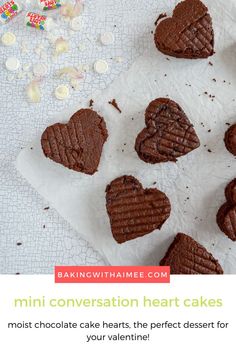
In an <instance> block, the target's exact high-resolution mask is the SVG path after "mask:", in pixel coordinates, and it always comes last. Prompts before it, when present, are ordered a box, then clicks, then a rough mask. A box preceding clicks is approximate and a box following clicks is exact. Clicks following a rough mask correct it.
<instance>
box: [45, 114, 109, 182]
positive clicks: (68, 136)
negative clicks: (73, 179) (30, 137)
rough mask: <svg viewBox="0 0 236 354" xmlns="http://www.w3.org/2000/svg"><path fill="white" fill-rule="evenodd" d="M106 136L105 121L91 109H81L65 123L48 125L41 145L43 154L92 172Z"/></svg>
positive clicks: (70, 165) (95, 167) (95, 168)
mask: <svg viewBox="0 0 236 354" xmlns="http://www.w3.org/2000/svg"><path fill="white" fill-rule="evenodd" d="M107 137H108V133H107V129H106V123H105V121H104V119H103V118H102V117H100V116H99V115H98V114H97V113H96V112H95V111H93V110H91V109H81V110H79V111H78V112H76V113H75V114H74V115H73V116H72V117H71V119H70V120H69V122H68V123H67V124H61V123H56V124H54V125H51V126H50V127H48V128H47V129H46V130H45V131H44V133H43V135H42V137H41V145H42V149H43V152H44V154H45V156H46V157H49V158H50V159H51V160H53V161H55V162H57V163H60V164H61V165H63V166H65V167H67V168H69V169H72V170H74V171H77V172H83V173H86V174H89V175H93V174H94V173H95V172H96V171H97V168H98V165H99V162H100V158H101V154H102V149H103V145H104V143H105V142H106V140H107Z"/></svg>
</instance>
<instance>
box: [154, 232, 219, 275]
mask: <svg viewBox="0 0 236 354" xmlns="http://www.w3.org/2000/svg"><path fill="white" fill-rule="evenodd" d="M160 265H161V266H170V272H171V274H223V269H222V268H221V266H220V264H219V262H218V261H217V260H216V259H215V258H214V257H213V256H212V254H211V253H209V252H208V251H207V250H206V248H205V247H203V246H202V245H200V244H199V243H198V242H196V241H195V240H194V239H193V238H192V237H190V236H187V235H185V234H182V233H179V234H177V236H176V237H175V239H174V241H173V242H172V244H171V245H170V247H169V249H168V251H167V253H166V255H165V257H164V258H163V259H162V260H161V262H160Z"/></svg>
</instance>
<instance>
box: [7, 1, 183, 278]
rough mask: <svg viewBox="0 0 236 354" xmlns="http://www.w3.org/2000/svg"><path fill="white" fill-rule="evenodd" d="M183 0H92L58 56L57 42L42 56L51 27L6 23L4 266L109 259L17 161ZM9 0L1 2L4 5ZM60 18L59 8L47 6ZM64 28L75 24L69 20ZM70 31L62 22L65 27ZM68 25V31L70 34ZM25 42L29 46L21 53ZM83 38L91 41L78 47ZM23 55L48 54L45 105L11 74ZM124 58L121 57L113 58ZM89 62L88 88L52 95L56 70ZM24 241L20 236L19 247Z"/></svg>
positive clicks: (11, 269)
mask: <svg viewBox="0 0 236 354" xmlns="http://www.w3.org/2000/svg"><path fill="white" fill-rule="evenodd" d="M176 2H177V1H171V0H170V1H168V2H167V4H166V7H165V8H163V6H160V5H158V1H156V0H149V1H144V0H129V1H127V0H119V1H117V0H96V1H94V0H85V1H84V4H85V12H84V14H83V20H84V27H83V30H82V31H80V32H77V33H75V34H74V35H73V36H72V37H71V38H70V46H71V50H70V52H69V53H68V54H64V55H62V56H61V57H60V58H59V59H58V61H57V62H56V63H54V62H52V56H51V49H50V48H49V49H48V53H49V54H48V55H47V57H46V58H44V59H43V60H42V59H40V58H39V56H38V54H36V52H35V49H36V48H37V47H38V45H39V44H41V43H42V44H43V45H44V46H45V47H46V48H48V47H49V46H48V41H46V39H45V38H46V34H45V33H42V32H40V31H37V30H34V29H29V28H25V27H24V24H23V16H24V14H20V15H19V16H18V17H16V18H15V19H14V20H12V21H11V22H10V23H8V24H7V25H5V26H1V27H0V35H2V34H3V33H4V32H6V31H11V32H14V33H15V35H16V36H17V44H16V45H15V46H14V47H8V48H6V47H4V46H3V45H0V65H1V71H0V95H1V108H0V113H1V114H0V117H1V119H0V180H1V184H0V205H1V210H0V273H12V274H15V273H51V272H52V271H53V266H54V265H55V264H104V261H103V259H102V257H101V256H100V255H99V254H98V253H97V252H95V251H94V250H93V248H92V247H91V246H90V245H89V244H88V243H87V242H86V241H84V240H82V239H80V238H79V237H78V235H77V233H76V232H75V231H73V230H72V229H71V227H70V226H69V225H68V224H67V223H66V222H65V221H63V219H62V218H61V217H60V216H59V215H58V214H57V212H56V211H54V210H52V209H49V210H47V211H46V210H44V208H45V207H47V206H48V204H47V202H45V201H43V200H42V199H41V197H40V196H39V195H38V194H37V193H36V192H35V191H34V190H33V189H32V188H31V187H30V186H29V185H28V183H27V182H26V181H25V180H24V179H22V177H21V176H20V175H19V174H18V173H17V172H16V170H15V167H14V161H15V159H16V156H17V155H18V153H19V152H20V150H21V149H22V148H24V147H25V146H27V145H28V144H29V142H30V141H32V139H33V138H34V137H35V136H36V135H37V134H39V133H40V132H41V131H42V130H43V129H44V128H45V126H46V125H47V123H48V122H49V121H50V118H51V117H52V116H55V114H56V113H57V112H60V111H62V110H64V109H65V108H66V107H67V106H68V105H75V103H76V102H80V101H81V100H82V99H85V98H86V97H87V96H90V95H91V93H92V92H94V91H97V90H101V89H103V88H105V87H106V86H107V85H109V83H111V82H112V81H113V80H114V78H116V77H117V76H118V75H119V74H120V73H121V72H122V71H124V70H126V69H127V68H128V67H129V66H130V65H131V63H132V62H133V61H134V60H135V59H136V58H137V57H138V56H139V55H140V54H142V53H143V52H144V50H145V49H148V48H149V47H150V45H151V44H152V43H151V41H152V34H151V30H153V29H154V21H155V19H156V17H157V16H158V14H159V13H161V12H163V11H164V10H166V8H167V9H170V8H171V7H173V6H174V5H175V4H176ZM2 3H3V1H1V2H0V4H2ZM25 3H28V5H27V7H28V9H33V10H36V11H38V9H37V8H36V7H35V6H34V1H31V2H30V1H27V2H25ZM48 15H52V16H53V17H54V18H57V16H58V15H57V13H56V11H52V12H50V13H48ZM63 28H65V29H66V28H68V24H67V23H65V24H64V25H63ZM103 31H112V32H113V33H114V35H115V43H114V45H112V46H110V47H103V46H101V45H100V44H99V42H98V37H99V35H100V34H101V33H102V32H103ZM61 33H62V34H63V33H64V32H63V29H62V30H61ZM68 33H69V32H68V31H65V34H66V36H69V35H68ZM22 42H24V43H27V46H28V48H29V51H28V53H22V51H21V46H22ZM79 43H83V44H85V46H86V50H85V51H84V52H80V51H79V50H78V48H77V47H78V45H79ZM13 55H14V56H17V57H18V58H19V59H20V60H21V63H22V66H24V65H25V64H27V63H37V62H42V61H44V62H45V63H46V64H47V65H48V67H49V68H50V70H49V72H48V75H47V77H46V79H45V80H44V82H43V89H44V94H43V98H42V102H41V103H40V104H30V103H28V102H27V98H26V93H25V87H26V85H27V83H28V82H29V79H17V78H16V79H14V80H13V81H8V80H9V73H8V72H7V71H6V70H5V60H6V59H7V58H8V57H10V56H13ZM117 57H123V58H124V62H122V63H118V62H117V61H116V60H114V58H117ZM100 58H101V59H105V60H107V61H108V62H109V65H110V71H109V73H108V74H107V75H103V76H99V75H97V74H95V73H94V72H93V71H92V65H93V63H94V61H95V60H96V59H100ZM80 64H84V65H87V64H88V65H90V72H89V73H87V74H86V75H85V79H84V80H82V81H81V84H80V86H81V88H80V90H79V91H77V92H74V93H73V94H72V95H71V97H70V99H69V100H68V101H64V102H59V101H57V100H56V99H55V98H54V97H53V91H54V89H55V87H56V86H57V85H58V84H60V83H62V82H63V80H55V78H54V72H55V70H56V69H59V68H62V67H64V66H67V65H80ZM17 243H21V245H20V246H17Z"/></svg>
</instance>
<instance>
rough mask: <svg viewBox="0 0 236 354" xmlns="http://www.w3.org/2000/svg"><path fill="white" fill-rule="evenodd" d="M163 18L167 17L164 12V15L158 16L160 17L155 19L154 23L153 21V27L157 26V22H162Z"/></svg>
mask: <svg viewBox="0 0 236 354" xmlns="http://www.w3.org/2000/svg"><path fill="white" fill-rule="evenodd" d="M165 17H167V14H166V12H165V13H162V14H160V15H159V16H158V17H157V19H156V21H155V23H154V25H155V26H156V25H157V24H158V22H159V21H160V20H162V19H163V18H165Z"/></svg>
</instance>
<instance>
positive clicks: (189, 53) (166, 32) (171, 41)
mask: <svg viewBox="0 0 236 354" xmlns="http://www.w3.org/2000/svg"><path fill="white" fill-rule="evenodd" d="M154 39H155V44H156V47H157V49H158V50H159V51H160V52H162V53H164V54H166V55H170V56H173V57H176V58H185V59H201V58H208V57H210V56H211V55H213V54H214V31H213V26H212V19H211V16H210V14H209V13H208V8H207V7H206V6H205V5H204V4H203V3H202V2H201V1H200V0H185V1H182V2H180V3H179V4H178V5H177V6H176V8H175V9H174V12H173V16H172V17H169V18H166V19H164V20H162V21H161V22H159V23H158V25H157V28H156V32H155V37H154Z"/></svg>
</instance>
